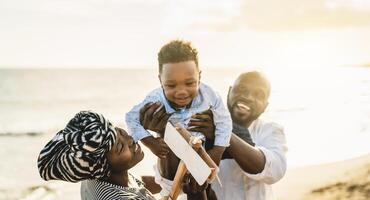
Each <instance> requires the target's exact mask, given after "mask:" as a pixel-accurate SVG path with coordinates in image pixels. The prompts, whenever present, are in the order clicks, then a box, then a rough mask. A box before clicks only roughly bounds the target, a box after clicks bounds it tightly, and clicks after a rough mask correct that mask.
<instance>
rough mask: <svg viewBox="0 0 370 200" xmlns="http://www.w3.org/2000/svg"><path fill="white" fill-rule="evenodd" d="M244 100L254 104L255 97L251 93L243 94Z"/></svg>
mask: <svg viewBox="0 0 370 200" xmlns="http://www.w3.org/2000/svg"><path fill="white" fill-rule="evenodd" d="M241 97H242V98H243V99H244V101H246V102H253V101H254V97H253V95H251V94H250V93H249V92H248V93H244V94H242V96H241Z"/></svg>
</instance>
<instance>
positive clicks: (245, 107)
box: [236, 103, 251, 111]
mask: <svg viewBox="0 0 370 200" xmlns="http://www.w3.org/2000/svg"><path fill="white" fill-rule="evenodd" d="M236 105H237V106H238V107H240V108H243V109H246V110H248V111H249V110H251V108H250V107H249V106H247V105H245V104H243V103H237V104H236Z"/></svg>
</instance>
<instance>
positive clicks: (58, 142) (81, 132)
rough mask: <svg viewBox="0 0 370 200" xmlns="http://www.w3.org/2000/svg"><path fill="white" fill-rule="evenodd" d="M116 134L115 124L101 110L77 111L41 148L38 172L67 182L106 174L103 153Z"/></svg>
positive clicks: (101, 177)
mask: <svg viewBox="0 0 370 200" xmlns="http://www.w3.org/2000/svg"><path fill="white" fill-rule="evenodd" d="M116 137H117V134H116V131H115V129H114V126H113V125H112V124H111V123H110V122H109V121H108V120H107V119H105V118H104V117H103V116H102V115H101V114H98V113H95V112H92V111H81V112H79V113H77V114H76V115H75V116H74V117H73V118H72V119H71V120H70V121H69V122H68V124H67V126H66V128H64V129H63V130H61V131H59V132H58V133H57V134H56V135H55V136H54V138H53V139H52V140H51V141H49V142H48V143H47V144H46V146H45V147H44V148H43V149H42V150H41V152H40V155H39V157H38V163H37V164H38V169H39V173H40V176H41V177H42V178H43V179H45V180H64V181H68V182H77V181H80V180H85V179H103V178H106V177H108V176H109V175H110V171H109V164H108V161H107V159H106V156H105V153H106V152H108V151H109V150H110V149H111V148H112V146H113V145H114V143H115V141H116Z"/></svg>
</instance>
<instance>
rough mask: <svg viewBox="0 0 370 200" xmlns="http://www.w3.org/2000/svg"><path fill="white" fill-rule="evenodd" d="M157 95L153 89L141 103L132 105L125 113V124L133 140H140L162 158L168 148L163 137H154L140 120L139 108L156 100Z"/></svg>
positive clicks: (157, 98)
mask: <svg viewBox="0 0 370 200" xmlns="http://www.w3.org/2000/svg"><path fill="white" fill-rule="evenodd" d="M158 101H159V95H158V94H157V93H156V90H154V91H153V92H152V93H150V94H149V95H148V96H147V97H146V98H145V99H144V101H143V102H142V103H140V104H138V105H136V106H134V107H133V108H132V109H131V110H130V111H129V112H128V113H126V118H125V120H126V125H127V129H128V133H129V134H130V135H131V136H132V137H133V138H134V140H135V142H138V141H142V143H143V144H144V145H145V146H147V147H148V148H149V149H150V150H151V151H152V152H153V153H154V154H155V155H156V156H158V157H160V158H163V156H165V155H166V154H167V153H168V151H169V148H168V146H167V145H166V143H164V141H163V139H162V140H161V139H160V138H154V137H153V136H152V135H151V134H150V133H149V132H148V131H147V130H146V129H145V128H144V126H142V124H141V122H140V110H141V109H142V108H143V107H144V106H145V105H147V104H148V103H150V102H158Z"/></svg>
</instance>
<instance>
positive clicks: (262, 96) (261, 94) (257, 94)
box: [255, 91, 266, 99]
mask: <svg viewBox="0 0 370 200" xmlns="http://www.w3.org/2000/svg"><path fill="white" fill-rule="evenodd" d="M255 96H256V98H258V99H264V98H265V96H266V95H265V93H264V92H262V91H257V92H256V93H255Z"/></svg>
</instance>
